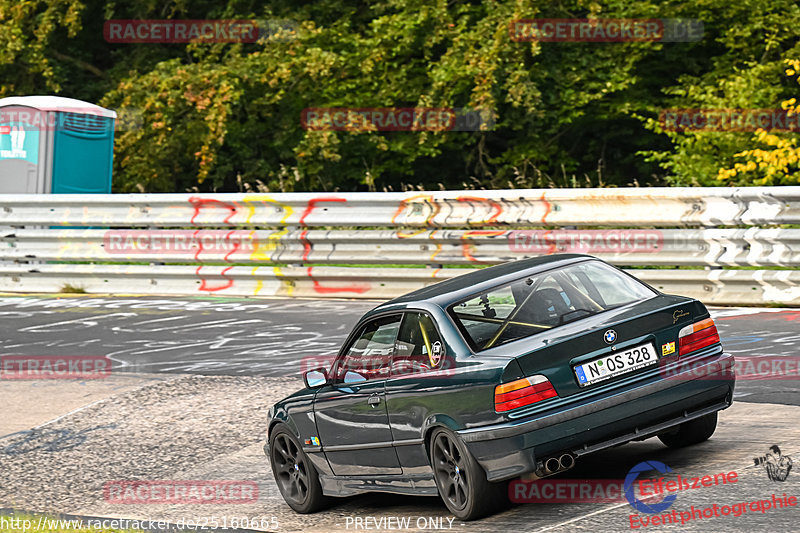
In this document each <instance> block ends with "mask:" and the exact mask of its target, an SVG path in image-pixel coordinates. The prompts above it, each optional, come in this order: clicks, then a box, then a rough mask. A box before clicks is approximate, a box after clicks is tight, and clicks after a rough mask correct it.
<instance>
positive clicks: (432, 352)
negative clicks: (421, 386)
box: [391, 312, 445, 376]
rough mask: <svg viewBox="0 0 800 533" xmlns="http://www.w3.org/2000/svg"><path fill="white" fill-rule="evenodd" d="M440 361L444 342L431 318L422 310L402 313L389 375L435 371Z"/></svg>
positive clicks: (442, 356) (443, 356)
mask: <svg viewBox="0 0 800 533" xmlns="http://www.w3.org/2000/svg"><path fill="white" fill-rule="evenodd" d="M444 364H445V349H444V343H443V342H442V339H441V337H439V332H438V331H437V330H436V327H435V326H434V324H433V319H431V317H430V316H428V315H426V314H425V313H417V312H409V313H405V316H404V317H403V324H402V326H401V327H400V332H399V333H398V335H397V342H396V343H395V354H394V358H393V359H392V372H391V373H392V375H393V376H398V375H405V374H416V373H419V372H427V371H431V370H439V369H441V368H442V367H443V366H444Z"/></svg>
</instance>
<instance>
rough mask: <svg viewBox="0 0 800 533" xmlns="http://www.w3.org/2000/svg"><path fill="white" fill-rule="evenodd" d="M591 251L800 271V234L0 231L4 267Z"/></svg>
mask: <svg viewBox="0 0 800 533" xmlns="http://www.w3.org/2000/svg"><path fill="white" fill-rule="evenodd" d="M551 253H588V254H591V255H595V256H597V257H600V258H602V259H605V260H606V261H609V262H611V263H614V264H617V265H642V266H765V267H776V266H777V267H793V266H797V265H800V229H760V228H749V229H713V230H711V229H704V230H697V229H690V230H678V229H665V230H659V229H652V230H619V229H613V230H449V229H442V230H383V231H382V230H360V231H346V230H272V231H269V230H251V231H247V230H237V231H228V230H199V231H197V230H147V231H137V230H97V229H94V230H7V231H1V230H0V260H11V261H34V260H38V261H75V262H86V261H94V262H111V263H132V262H138V263H142V262H144V263H152V262H158V263H187V262H193V263H198V264H208V265H211V264H225V263H227V264H231V263H235V264H264V263H265V262H267V263H278V264H319V265H326V264H328V265H330V264H362V265H365V264H375V265H381V264H406V265H429V266H441V265H448V266H450V265H473V266H475V265H494V264H498V263H504V262H506V261H513V260H515V259H521V258H524V257H531V256H534V255H542V254H551Z"/></svg>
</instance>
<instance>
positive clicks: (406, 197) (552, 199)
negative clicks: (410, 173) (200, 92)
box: [0, 187, 800, 228]
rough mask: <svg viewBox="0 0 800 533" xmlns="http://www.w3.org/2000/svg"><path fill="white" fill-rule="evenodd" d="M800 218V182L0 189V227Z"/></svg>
mask: <svg viewBox="0 0 800 533" xmlns="http://www.w3.org/2000/svg"><path fill="white" fill-rule="evenodd" d="M770 224H800V187H752V188H723V187H720V188H693V187H679V188H628V189H546V190H502V191H440V192H406V193H332V194H316V193H277V194H214V195H208V194H206V195H195V194H115V195H96V196H86V195H46V196H35V195H5V196H0V226H3V225H19V226H31V225H46V226H108V227H132V226H133V227H137V226H141V227H195V228H196V227H241V228H259V227H265V226H267V227H274V226H280V227H284V226H302V227H320V226H350V227H353V226H358V227H365V226H372V227H431V228H444V227H450V228H456V227H473V226H480V227H511V228H524V227H536V226H539V227H541V226H544V227H557V226H634V227H638V226H666V227H670V226H705V227H717V226H738V225H770Z"/></svg>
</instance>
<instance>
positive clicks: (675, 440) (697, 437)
mask: <svg viewBox="0 0 800 533" xmlns="http://www.w3.org/2000/svg"><path fill="white" fill-rule="evenodd" d="M716 429H717V413H716V412H714V413H711V414H708V415H705V416H701V417H700V418H695V419H694V420H690V421H688V422H684V423H683V424H681V425H680V426H678V430H677V431H675V432H672V433H664V434H662V435H659V436H658V439H659V440H660V441H661V442H663V443H664V444H666V445H667V446H669V447H670V448H682V447H684V446H691V445H692V444H698V443H700V442H703V441H706V440H708V439H709V438H711V435H713V434H714V431H715V430H716Z"/></svg>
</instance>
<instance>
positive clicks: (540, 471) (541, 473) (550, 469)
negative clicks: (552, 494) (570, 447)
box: [526, 453, 575, 480]
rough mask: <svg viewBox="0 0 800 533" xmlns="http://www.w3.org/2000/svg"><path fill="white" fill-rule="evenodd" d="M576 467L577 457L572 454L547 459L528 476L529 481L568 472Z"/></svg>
mask: <svg viewBox="0 0 800 533" xmlns="http://www.w3.org/2000/svg"><path fill="white" fill-rule="evenodd" d="M573 466H575V457H574V456H573V455H572V454H571V453H565V454H562V455H561V456H558V457H556V456H553V457H549V458H547V459H545V460H544V461H543V462H541V463H539V468H537V469H536V472H534V473H533V474H528V476H526V477H527V479H532V480H535V479H541V478H543V477H548V476H552V475H555V474H559V473H561V472H566V471H567V470H569V469H570V468H572V467H573Z"/></svg>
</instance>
